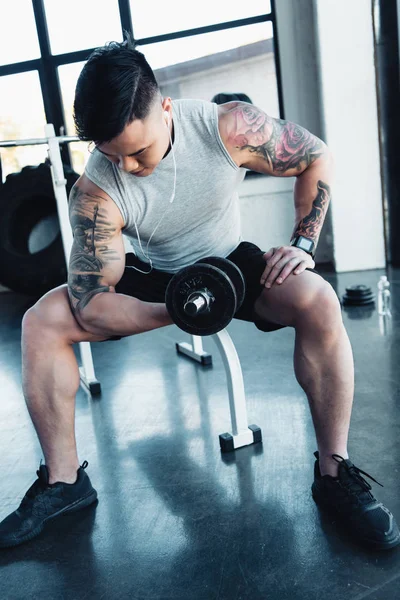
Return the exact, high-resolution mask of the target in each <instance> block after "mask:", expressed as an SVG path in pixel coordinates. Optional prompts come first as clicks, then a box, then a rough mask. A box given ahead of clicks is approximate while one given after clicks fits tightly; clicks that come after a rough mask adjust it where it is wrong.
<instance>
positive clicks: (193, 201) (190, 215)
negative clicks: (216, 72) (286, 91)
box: [85, 100, 246, 273]
mask: <svg viewBox="0 0 400 600" xmlns="http://www.w3.org/2000/svg"><path fill="white" fill-rule="evenodd" d="M172 111H173V113H172V114H173V120H174V136H175V137H174V146H173V147H174V153H175V160H176V193H175V199H174V201H173V203H170V199H171V195H172V191H173V185H174V162H173V156H172V152H169V153H168V155H167V156H166V157H165V158H164V159H163V160H162V161H161V162H160V164H159V165H158V166H157V167H156V169H155V170H154V171H153V173H151V175H149V176H147V177H143V178H139V177H135V176H134V175H131V174H130V173H126V172H125V171H122V170H121V169H119V168H118V167H117V166H116V165H115V164H114V163H112V162H111V161H109V160H108V159H107V158H106V157H105V156H104V155H103V154H101V152H99V151H98V150H94V152H93V154H92V155H91V156H90V158H89V160H88V162H87V165H86V169H85V173H86V175H87V177H88V178H89V179H90V180H91V181H93V183H95V184H96V185H97V186H98V187H99V188H101V189H102V190H104V192H106V193H107V194H108V195H109V196H110V197H111V198H112V200H113V201H114V202H115V204H116V205H117V206H118V208H119V210H120V212H121V214H122V217H123V219H124V229H123V233H124V235H126V236H127V238H128V239H129V241H130V243H131V245H132V248H133V251H134V252H135V254H136V256H137V257H138V258H139V259H140V260H143V261H144V262H147V263H148V261H147V259H146V258H145V256H143V254H142V252H141V249H140V246H139V243H138V238H137V233H136V228H135V222H136V226H137V228H138V231H139V236H140V240H141V243H142V248H143V249H144V251H145V252H146V253H147V248H146V247H147V242H148V240H149V238H150V236H151V234H152V233H153V231H154V229H155V228H156V227H157V225H158V223H159V221H160V219H161V217H162V216H163V214H164V218H163V219H162V221H161V223H160V224H159V226H158V227H157V229H156V232H155V233H154V235H153V237H152V238H151V241H150V244H149V247H148V254H149V256H150V258H151V260H152V262H153V266H154V268H155V269H158V270H161V271H169V272H171V273H175V272H176V271H179V270H180V269H182V268H183V267H186V266H188V265H190V264H192V263H194V262H196V261H197V260H199V259H200V258H204V257H205V256H212V255H213V256H222V257H226V256H228V254H230V253H231V252H232V251H233V250H234V249H235V248H236V247H237V246H238V245H239V243H240V242H241V241H242V236H241V226H240V210H239V198H238V191H237V190H238V186H239V184H240V182H241V181H242V180H243V178H244V175H245V172H246V171H245V169H242V168H239V167H238V166H237V165H236V164H235V162H234V161H233V160H232V158H231V156H230V155H229V153H228V151H227V150H226V148H225V146H224V144H223V142H222V139H221V137H220V134H219V131H218V107H217V105H216V104H214V103H211V102H207V101H203V100H174V101H173V102H172Z"/></svg>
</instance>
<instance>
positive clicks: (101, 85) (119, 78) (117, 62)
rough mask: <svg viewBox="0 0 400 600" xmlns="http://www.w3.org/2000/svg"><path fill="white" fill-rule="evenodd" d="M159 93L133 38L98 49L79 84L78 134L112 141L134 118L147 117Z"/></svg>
mask: <svg viewBox="0 0 400 600" xmlns="http://www.w3.org/2000/svg"><path fill="white" fill-rule="evenodd" d="M158 93H159V87H158V84H157V81H156V78H155V76H154V73H153V71H152V69H151V67H150V65H149V64H148V62H147V60H146V58H145V57H144V55H143V54H142V53H141V52H139V51H138V50H136V49H135V47H134V44H133V42H132V40H131V39H130V38H129V37H128V38H127V39H126V40H125V41H124V42H109V43H108V44H106V45H105V46H102V47H101V48H96V50H94V51H93V52H92V54H91V55H90V56H89V59H88V61H87V63H86V64H85V66H84V67H83V69H82V71H81V74H80V75H79V78H78V82H77V84H76V90H75V101H74V121H75V127H76V133H77V135H78V137H79V138H80V139H81V140H85V141H93V142H95V143H103V142H109V141H110V140H112V139H114V138H115V137H117V136H118V135H119V134H120V133H122V131H123V130H124V128H125V127H126V125H128V124H129V123H131V122H132V121H133V120H134V119H141V120H143V119H145V118H146V117H147V116H148V114H149V112H150V110H151V108H152V105H153V103H154V101H155V98H156V96H157V94H158Z"/></svg>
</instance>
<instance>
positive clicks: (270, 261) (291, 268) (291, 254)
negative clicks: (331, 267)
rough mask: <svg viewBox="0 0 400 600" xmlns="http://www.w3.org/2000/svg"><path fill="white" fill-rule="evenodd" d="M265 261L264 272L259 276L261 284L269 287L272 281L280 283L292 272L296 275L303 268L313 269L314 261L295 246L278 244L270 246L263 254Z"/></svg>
mask: <svg viewBox="0 0 400 600" xmlns="http://www.w3.org/2000/svg"><path fill="white" fill-rule="evenodd" d="M264 259H265V262H266V263H267V266H266V268H265V269H264V273H263V274H262V276H261V281H260V283H261V285H265V287H266V288H270V287H271V286H272V285H273V283H274V282H275V280H276V282H277V283H278V284H281V283H282V282H283V281H285V279H286V278H287V277H288V276H289V275H290V273H292V272H293V273H294V274H295V275H298V274H299V273H302V272H303V271H304V270H305V269H307V268H310V269H313V268H314V267H315V262H314V261H313V259H312V256H311V255H310V254H307V252H304V250H302V249H301V248H296V246H279V247H278V248H271V250H268V252H266V253H265V254H264Z"/></svg>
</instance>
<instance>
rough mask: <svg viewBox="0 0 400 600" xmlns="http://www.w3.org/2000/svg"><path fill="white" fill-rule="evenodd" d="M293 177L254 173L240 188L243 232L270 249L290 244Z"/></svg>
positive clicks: (248, 238) (250, 239)
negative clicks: (267, 175) (257, 175)
mask: <svg viewBox="0 0 400 600" xmlns="http://www.w3.org/2000/svg"><path fill="white" fill-rule="evenodd" d="M294 181H295V180H294V178H292V177H254V178H247V179H245V180H244V181H243V183H242V184H241V188H240V214H241V220H242V233H243V237H244V239H245V240H246V241H249V242H253V243H254V244H256V245H257V246H259V247H260V248H261V249H262V250H265V252H267V251H268V250H270V248H272V247H274V246H284V245H288V244H289V241H290V239H291V235H292V233H293V228H294V220H295V211H294V203H293V185H294Z"/></svg>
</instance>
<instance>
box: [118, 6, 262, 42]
mask: <svg viewBox="0 0 400 600" xmlns="http://www.w3.org/2000/svg"><path fill="white" fill-rule="evenodd" d="M130 6H131V14H132V22H133V31H134V34H135V38H136V39H141V38H146V37H151V36H156V35H162V34H165V33H172V32H175V31H183V30H185V29H194V28H196V27H203V26H205V25H214V24H216V23H225V22H226V21H235V20H237V19H246V18H248V17H254V16H256V15H263V14H267V13H270V12H271V2H270V1H269V0H253V2H251V3H247V2H243V1H242V0H220V1H219V2H216V1H215V0H202V2H201V3H198V4H197V5H196V4H194V3H193V2H182V0H169V1H168V2H158V3H157V6H156V7H154V4H152V3H151V2H148V3H145V2H140V3H139V2H138V0H130ZM196 8H197V10H196Z"/></svg>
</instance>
